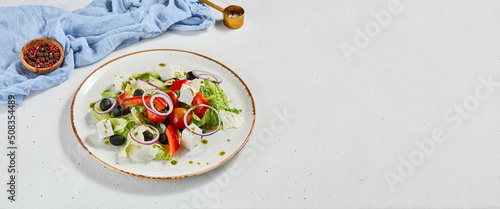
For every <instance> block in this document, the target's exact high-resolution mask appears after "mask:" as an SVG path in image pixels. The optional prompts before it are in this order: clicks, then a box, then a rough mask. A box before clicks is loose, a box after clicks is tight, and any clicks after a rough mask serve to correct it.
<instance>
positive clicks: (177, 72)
mask: <svg viewBox="0 0 500 209" xmlns="http://www.w3.org/2000/svg"><path fill="white" fill-rule="evenodd" d="M170 71H171V74H172V78H183V77H184V70H182V67H181V66H179V65H174V66H170Z"/></svg>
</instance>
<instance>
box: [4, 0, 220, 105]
mask: <svg viewBox="0 0 500 209" xmlns="http://www.w3.org/2000/svg"><path fill="white" fill-rule="evenodd" d="M213 23H214V18H213V16H212V14H211V13H210V8H209V7H208V6H207V5H205V4H202V3H200V2H199V1H197V0H112V1H110V0H94V1H93V2H91V3H90V4H89V5H87V6H86V7H85V8H82V9H79V10H76V11H74V12H72V13H70V12H67V11H64V10H61V9H59V8H55V7H49V6H40V5H39V6H18V7H0V104H6V103H7V102H8V100H9V99H8V97H9V95H14V96H15V97H16V104H17V105H21V104H22V100H23V98H24V96H26V95H28V94H29V93H30V91H32V90H42V89H46V88H50V87H53V86H56V85H58V84H60V83H62V82H64V81H65V80H67V79H68V78H69V76H70V73H71V71H72V70H73V69H74V68H75V67H79V66H84V65H88V64H92V63H94V62H97V61H99V60H101V59H102V58H104V57H105V56H106V55H108V54H109V53H111V52H112V51H113V50H117V49H120V48H123V47H125V46H128V45H130V44H133V43H136V42H138V41H139V40H141V39H145V38H151V37H155V36H158V35H160V34H162V33H164V32H165V31H167V29H173V30H201V29H205V28H208V27H209V26H210V25H212V24H213ZM39 37H49V38H53V39H55V40H57V41H58V42H59V43H61V45H62V46H63V48H64V53H65V58H64V62H63V64H62V65H61V66H60V67H59V69H57V70H56V71H53V72H51V73H48V74H45V75H37V74H35V73H32V72H30V71H29V70H27V69H26V68H25V67H24V66H23V65H22V63H21V60H20V52H21V49H22V47H23V46H24V44H26V43H27V42H28V41H30V40H32V39H35V38H39Z"/></svg>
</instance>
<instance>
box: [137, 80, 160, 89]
mask: <svg viewBox="0 0 500 209" xmlns="http://www.w3.org/2000/svg"><path fill="white" fill-rule="evenodd" d="M137 80H141V81H143V82H144V83H147V84H149V85H150V86H152V87H155V88H156V89H158V90H160V91H161V88H160V87H158V86H155V85H153V84H152V83H150V82H149V81H146V80H144V79H142V78H138V79H137Z"/></svg>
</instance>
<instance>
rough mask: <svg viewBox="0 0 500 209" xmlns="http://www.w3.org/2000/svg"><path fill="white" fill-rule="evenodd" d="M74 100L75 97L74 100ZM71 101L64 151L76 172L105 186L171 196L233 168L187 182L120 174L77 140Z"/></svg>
mask: <svg viewBox="0 0 500 209" xmlns="http://www.w3.org/2000/svg"><path fill="white" fill-rule="evenodd" d="M71 99H72V98H71ZM71 99H70V101H67V102H66V103H67V104H68V105H67V107H68V108H65V110H64V113H63V114H62V118H61V123H60V124H61V127H60V129H59V130H60V133H59V134H60V136H61V139H63V140H62V141H61V145H62V148H63V149H64V150H65V153H66V155H67V156H68V158H69V159H70V161H71V162H72V163H73V164H74V167H75V168H76V170H78V171H79V172H81V173H82V174H83V175H85V176H86V177H88V178H89V179H90V180H92V181H95V182H97V183H99V184H101V185H103V186H104V187H108V188H112V189H115V190H119V191H123V192H128V193H136V194H140V195H164V194H168V193H179V192H184V191H189V190H193V189H195V188H197V187H198V188H200V189H201V188H203V186H204V185H205V184H207V183H209V182H212V181H214V180H215V179H216V178H217V177H219V176H222V173H223V172H224V171H226V170H227V169H229V168H231V166H232V163H231V161H230V162H228V163H226V164H224V165H222V166H220V167H218V168H216V169H214V170H212V171H210V172H208V173H205V174H202V175H197V176H193V177H189V178H184V179H174V180H155V179H144V178H139V177H133V176H130V175H127V174H124V173H120V172H117V171H115V170H112V169H111V168H108V167H107V166H105V165H103V164H101V163H100V162H98V161H97V160H95V159H94V158H93V157H92V156H90V155H89V154H88V153H87V152H86V151H85V150H84V149H83V147H82V146H81V145H80V144H79V142H78V140H77V139H76V137H75V135H74V133H73V131H72V130H73V128H72V126H71V118H70V104H71Z"/></svg>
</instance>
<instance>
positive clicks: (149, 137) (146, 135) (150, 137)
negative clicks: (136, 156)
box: [142, 131, 153, 141]
mask: <svg viewBox="0 0 500 209" xmlns="http://www.w3.org/2000/svg"><path fill="white" fill-rule="evenodd" d="M142 136H144V141H151V140H153V134H152V133H151V132H150V131H144V132H142Z"/></svg>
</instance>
